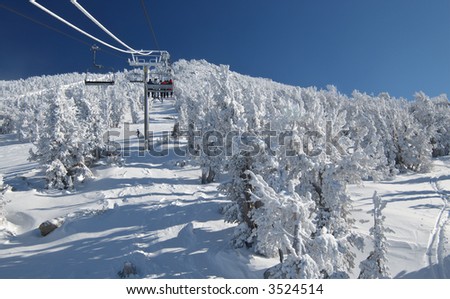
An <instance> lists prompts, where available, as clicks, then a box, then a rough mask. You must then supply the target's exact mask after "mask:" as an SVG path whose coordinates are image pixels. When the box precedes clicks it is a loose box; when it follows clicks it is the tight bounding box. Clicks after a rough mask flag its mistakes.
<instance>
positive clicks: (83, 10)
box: [70, 0, 144, 53]
mask: <svg viewBox="0 0 450 299" xmlns="http://www.w3.org/2000/svg"><path fill="white" fill-rule="evenodd" d="M70 2H71V3H72V4H73V5H75V7H76V8H78V9H79V10H80V11H81V12H82V13H83V14H84V15H85V16H86V17H88V18H89V19H90V20H91V21H92V22H94V24H95V25H97V26H98V27H100V29H102V30H103V31H104V32H106V33H107V34H108V35H109V36H111V37H112V38H113V39H115V40H116V41H117V42H118V43H120V44H121V45H122V46H124V47H125V48H127V49H128V50H130V51H133V52H137V53H141V52H142V51H136V50H135V49H133V48H131V47H130V46H128V45H127V44H126V43H124V42H123V41H122V40H120V39H119V38H118V37H117V36H115V35H114V34H113V33H112V32H111V31H109V30H108V29H107V28H106V27H105V26H103V25H102V23H100V22H99V21H98V20H97V19H96V18H95V17H94V16H92V15H91V14H90V13H89V12H88V11H87V10H86V9H85V8H84V7H83V6H82V5H81V4H80V3H78V2H77V0H70ZM142 53H144V52H142Z"/></svg>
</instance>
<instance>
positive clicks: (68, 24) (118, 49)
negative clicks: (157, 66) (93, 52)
mask: <svg viewBox="0 0 450 299" xmlns="http://www.w3.org/2000/svg"><path fill="white" fill-rule="evenodd" d="M36 1H37V0H30V3H31V4H33V5H35V6H36V7H38V8H39V9H41V10H43V11H44V12H46V13H47V14H49V15H51V16H52V17H54V18H56V19H58V20H59V21H61V22H63V23H64V24H66V25H67V26H70V27H72V28H73V29H75V30H77V31H78V32H80V33H82V34H84V35H86V36H87V37H89V38H91V39H93V40H95V41H97V42H99V43H101V44H103V45H105V46H107V47H109V48H111V49H113V50H116V51H118V52H122V53H127V54H140V55H145V54H147V53H141V52H139V51H135V50H134V51H130V50H124V49H121V48H118V47H115V46H113V45H111V44H108V43H107V42H104V41H102V40H101V39H98V38H96V37H95V36H93V35H91V34H89V33H87V32H86V31H84V30H82V29H80V28H78V27H77V26H75V25H73V24H72V23H70V22H69V21H67V20H65V19H64V18H62V17H60V16H59V15H57V14H55V13H54V12H52V11H51V10H49V9H47V8H46V7H44V6H42V5H41V4H39V3H37V2H36Z"/></svg>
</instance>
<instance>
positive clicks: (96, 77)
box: [84, 45, 115, 86]
mask: <svg viewBox="0 0 450 299" xmlns="http://www.w3.org/2000/svg"><path fill="white" fill-rule="evenodd" d="M98 50H100V48H99V47H98V46H97V45H93V46H92V47H91V51H92V52H93V59H92V67H91V68H88V70H87V71H86V77H85V79H84V84H85V85H106V86H107V85H114V84H115V74H114V69H113V68H108V69H107V68H105V67H104V66H103V65H101V64H97V62H96V54H97V51H98ZM105 70H106V72H105Z"/></svg>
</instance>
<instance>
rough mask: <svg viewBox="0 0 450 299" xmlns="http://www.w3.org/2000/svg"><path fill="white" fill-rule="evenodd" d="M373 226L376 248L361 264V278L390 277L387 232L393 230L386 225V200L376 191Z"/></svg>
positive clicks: (372, 231) (372, 233) (374, 195)
mask: <svg viewBox="0 0 450 299" xmlns="http://www.w3.org/2000/svg"><path fill="white" fill-rule="evenodd" d="M372 200H373V210H372V211H371V213H372V216H373V221H374V224H373V227H372V228H371V229H370V235H371V236H372V237H373V239H374V249H373V250H372V251H371V252H370V254H369V256H368V257H367V259H365V260H364V261H362V262H361V263H360V265H359V268H360V270H361V271H360V273H359V278H390V277H391V276H390V273H389V267H388V259H387V245H388V243H387V239H386V236H385V233H388V232H393V231H392V230H391V229H389V228H387V227H385V226H384V220H385V218H386V217H385V216H384V215H383V213H382V211H383V209H384V208H385V207H386V202H385V201H383V200H382V198H381V197H380V196H378V194H377V192H376V191H375V192H374V194H373V197H372Z"/></svg>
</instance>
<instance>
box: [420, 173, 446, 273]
mask: <svg viewBox="0 0 450 299" xmlns="http://www.w3.org/2000/svg"><path fill="white" fill-rule="evenodd" d="M439 180H440V178H439V177H432V178H431V180H430V184H431V186H432V187H433V190H434V192H436V193H437V194H438V195H439V197H440V198H441V199H442V208H441V210H440V211H439V214H438V216H437V218H436V222H435V225H434V228H433V230H432V231H431V234H430V238H429V241H428V245H427V250H426V256H427V261H428V266H429V267H430V269H431V271H432V275H433V277H434V278H447V275H446V271H445V262H444V258H445V241H446V239H445V227H446V225H447V224H448V221H449V213H450V211H449V209H448V208H449V206H448V203H449V196H448V195H447V194H446V192H445V191H444V190H443V189H442V188H440V186H439ZM434 265H437V267H435V266H434ZM436 268H437V269H436Z"/></svg>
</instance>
